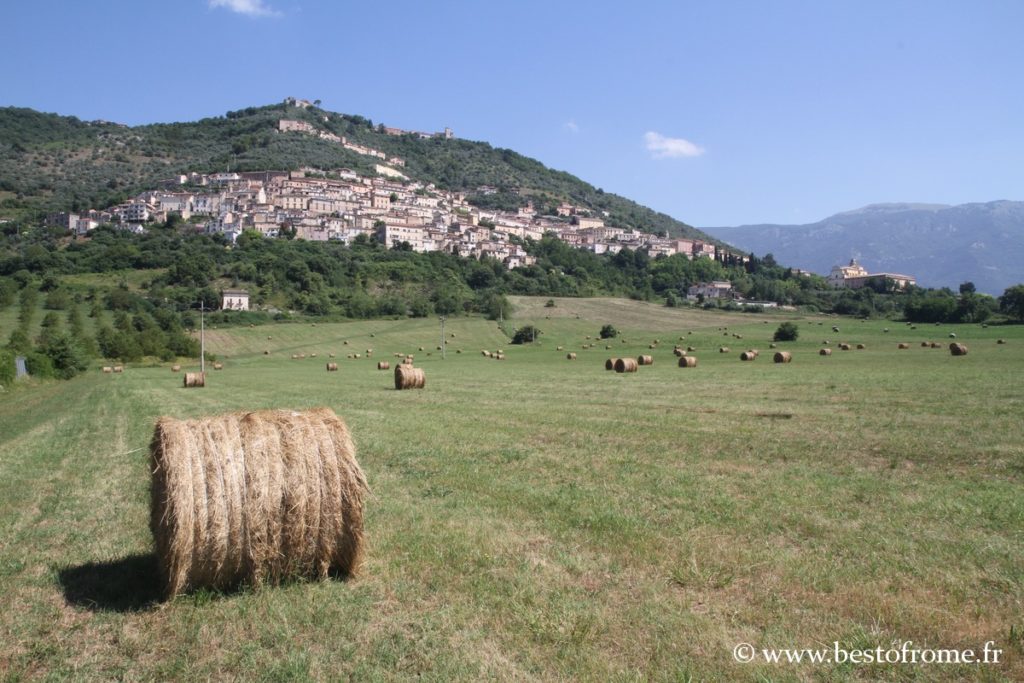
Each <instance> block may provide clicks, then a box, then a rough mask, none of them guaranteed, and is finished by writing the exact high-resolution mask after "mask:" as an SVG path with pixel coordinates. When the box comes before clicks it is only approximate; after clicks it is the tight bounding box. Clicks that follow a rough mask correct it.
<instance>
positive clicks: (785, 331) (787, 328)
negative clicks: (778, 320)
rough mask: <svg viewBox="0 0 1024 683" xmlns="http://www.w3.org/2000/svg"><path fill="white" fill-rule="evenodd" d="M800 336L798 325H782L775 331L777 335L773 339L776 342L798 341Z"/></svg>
mask: <svg viewBox="0 0 1024 683" xmlns="http://www.w3.org/2000/svg"><path fill="white" fill-rule="evenodd" d="M799 336H800V330H799V329H798V328H797V326H796V323H782V324H781V325H779V327H778V329H776V330H775V335H774V336H773V337H772V339H774V340H775V341H796V338H797V337H799Z"/></svg>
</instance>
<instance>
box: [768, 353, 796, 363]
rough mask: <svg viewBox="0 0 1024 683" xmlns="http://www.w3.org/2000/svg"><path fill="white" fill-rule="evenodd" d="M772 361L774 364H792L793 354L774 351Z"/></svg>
mask: <svg viewBox="0 0 1024 683" xmlns="http://www.w3.org/2000/svg"><path fill="white" fill-rule="evenodd" d="M773 360H774V361H775V362H776V363H792V362H793V354H792V353H790V352H789V351H776V352H775V356H773Z"/></svg>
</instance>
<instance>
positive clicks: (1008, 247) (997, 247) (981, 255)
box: [704, 201, 1024, 295]
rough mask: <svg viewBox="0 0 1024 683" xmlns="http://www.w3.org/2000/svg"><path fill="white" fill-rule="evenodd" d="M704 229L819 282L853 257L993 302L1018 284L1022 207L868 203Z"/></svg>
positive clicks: (1022, 275) (1023, 241) (872, 267)
mask: <svg viewBox="0 0 1024 683" xmlns="http://www.w3.org/2000/svg"><path fill="white" fill-rule="evenodd" d="M704 230H705V231H706V232H708V233H710V234H712V235H714V236H715V237H718V238H719V239H721V240H724V241H726V242H728V243H730V244H734V245H736V246H737V247H739V248H741V249H744V250H747V251H750V252H753V253H754V254H756V255H758V256H763V255H765V254H768V253H771V254H772V255H773V256H774V257H775V259H776V260H777V261H778V262H779V263H784V264H786V265H790V266H793V267H796V268H803V269H805V270H810V271H812V272H815V273H820V274H822V275H827V274H828V272H829V271H830V270H831V269H832V266H834V265H838V264H846V263H848V262H849V261H850V259H852V258H856V259H857V260H858V261H859V262H860V263H861V265H863V266H864V267H865V268H867V269H868V271H869V272H872V273H877V272H891V273H905V274H907V275H913V276H914V277H916V278H917V284H918V285H919V286H922V287H950V288H951V289H953V290H956V288H957V287H958V286H959V285H960V283H962V282H966V281H971V282H973V283H974V284H975V286H977V288H978V290H979V291H982V292H986V293H988V294H995V295H998V294H1002V293H1003V290H1005V289H1006V288H1007V287H1009V286H1011V285H1015V284H1018V283H1021V282H1024V202H1014V201H996V202H988V203H986V204H962V205H960V206H947V205H943V204H872V205H870V206H866V207H864V208H862V209H857V210H856V211H847V212H844V213H839V214H836V215H835V216H831V217H829V218H826V219H825V220H822V221H818V222H817V223H811V224H808V225H743V226H739V227H732V228H704Z"/></svg>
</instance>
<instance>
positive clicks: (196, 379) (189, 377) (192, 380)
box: [182, 372, 206, 389]
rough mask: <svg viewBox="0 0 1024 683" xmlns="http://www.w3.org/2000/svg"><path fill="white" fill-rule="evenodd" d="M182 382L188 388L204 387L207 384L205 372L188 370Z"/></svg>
mask: <svg viewBox="0 0 1024 683" xmlns="http://www.w3.org/2000/svg"><path fill="white" fill-rule="evenodd" d="M182 383H183V385H184V386H185V388H186V389H191V388H202V387H205V386H206V373H205V372H186V373H185V377H184V379H182Z"/></svg>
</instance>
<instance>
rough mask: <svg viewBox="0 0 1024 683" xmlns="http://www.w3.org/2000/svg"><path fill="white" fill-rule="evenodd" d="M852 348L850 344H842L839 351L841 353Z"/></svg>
mask: <svg viewBox="0 0 1024 683" xmlns="http://www.w3.org/2000/svg"><path fill="white" fill-rule="evenodd" d="M851 348H852V347H851V346H850V345H849V344H846V343H840V344H839V350H840V351H849V350H850V349H851Z"/></svg>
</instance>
